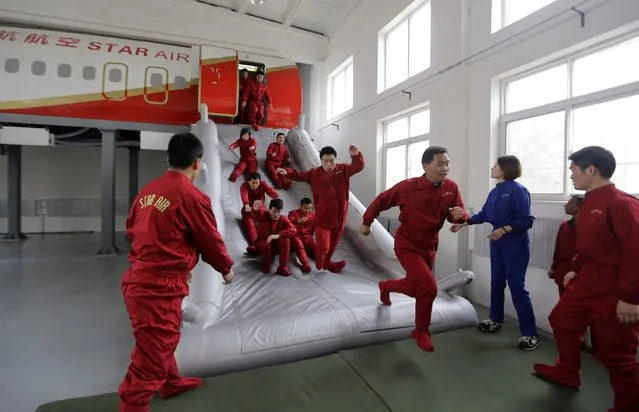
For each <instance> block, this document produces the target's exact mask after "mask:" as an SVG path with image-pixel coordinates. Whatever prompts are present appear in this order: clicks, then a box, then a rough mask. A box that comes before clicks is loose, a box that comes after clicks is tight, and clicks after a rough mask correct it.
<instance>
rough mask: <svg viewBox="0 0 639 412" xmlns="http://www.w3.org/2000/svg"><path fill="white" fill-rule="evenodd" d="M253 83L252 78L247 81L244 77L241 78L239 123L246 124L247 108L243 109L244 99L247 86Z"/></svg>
mask: <svg viewBox="0 0 639 412" xmlns="http://www.w3.org/2000/svg"><path fill="white" fill-rule="evenodd" d="M250 81H251V78H250V77H247V78H246V79H244V78H243V77H241V76H240V82H239V93H238V98H237V100H238V105H237V111H238V112H237V120H238V123H245V122H246V108H245V107H242V97H243V96H244V90H245V89H246V85H247V84H248V83H249V82H250Z"/></svg>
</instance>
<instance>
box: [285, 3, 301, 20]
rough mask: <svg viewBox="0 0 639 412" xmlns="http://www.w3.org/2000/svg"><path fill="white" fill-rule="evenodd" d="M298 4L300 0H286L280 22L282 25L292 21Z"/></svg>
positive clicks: (298, 6)
mask: <svg viewBox="0 0 639 412" xmlns="http://www.w3.org/2000/svg"><path fill="white" fill-rule="evenodd" d="M300 4H302V0H288V5H287V6H286V11H285V12H284V17H283V18H282V24H283V25H284V26H290V25H291V23H293V19H294V18H295V15H296V14H297V11H298V10H299V8H300Z"/></svg>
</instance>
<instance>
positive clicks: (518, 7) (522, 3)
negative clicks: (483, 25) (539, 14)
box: [492, 0, 556, 33]
mask: <svg viewBox="0 0 639 412" xmlns="http://www.w3.org/2000/svg"><path fill="white" fill-rule="evenodd" d="M555 1H556V0H493V3H492V9H493V10H492V32H493V33H494V32H496V31H498V30H501V29H503V28H504V27H506V26H508V25H510V24H513V23H514V22H516V21H519V20H521V19H523V18H524V17H526V16H529V15H531V14H533V13H534V12H536V11H537V10H539V9H542V8H544V7H546V6H547V5H549V4H550V3H553V2H555Z"/></svg>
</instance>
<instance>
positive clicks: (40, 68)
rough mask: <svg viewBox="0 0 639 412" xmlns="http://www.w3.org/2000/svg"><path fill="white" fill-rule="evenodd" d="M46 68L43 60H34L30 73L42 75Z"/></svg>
mask: <svg viewBox="0 0 639 412" xmlns="http://www.w3.org/2000/svg"><path fill="white" fill-rule="evenodd" d="M46 70H47V64H46V63H45V62H43V61H35V62H33V64H32V65H31V73H33V75H34V76H43V75H44V72H45V71H46Z"/></svg>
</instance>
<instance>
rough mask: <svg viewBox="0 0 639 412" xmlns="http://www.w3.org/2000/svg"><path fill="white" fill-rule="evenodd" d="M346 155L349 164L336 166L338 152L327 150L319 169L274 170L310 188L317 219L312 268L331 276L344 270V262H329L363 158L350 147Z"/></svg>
mask: <svg viewBox="0 0 639 412" xmlns="http://www.w3.org/2000/svg"><path fill="white" fill-rule="evenodd" d="M348 153H349V154H350V156H351V160H352V163H350V164H346V163H337V152H336V151H335V149H333V148H332V147H330V146H326V147H324V148H322V150H321V151H320V159H321V161H322V165H321V166H320V167H316V168H314V169H311V170H308V171H306V172H299V171H297V170H294V169H289V168H287V169H281V168H280V169H277V173H279V174H281V175H285V176H288V177H289V178H290V179H291V180H294V181H296V182H306V183H308V184H310V185H311V191H312V192H313V202H314V203H315V215H316V216H315V242H316V248H315V267H317V269H318V270H325V269H326V270H329V271H330V272H333V273H339V272H341V271H342V269H344V267H345V266H346V262H345V261H343V260H341V261H339V262H333V261H331V258H332V257H333V253H334V252H335V249H336V248H337V245H338V243H339V241H340V239H341V238H342V233H343V232H344V226H346V215H347V213H348V196H349V191H350V182H351V176H353V175H354V174H356V173H359V172H361V171H362V170H363V169H364V156H362V153H360V151H359V149H358V148H357V147H355V146H354V145H351V146H350V147H349V150H348Z"/></svg>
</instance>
